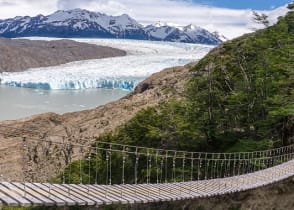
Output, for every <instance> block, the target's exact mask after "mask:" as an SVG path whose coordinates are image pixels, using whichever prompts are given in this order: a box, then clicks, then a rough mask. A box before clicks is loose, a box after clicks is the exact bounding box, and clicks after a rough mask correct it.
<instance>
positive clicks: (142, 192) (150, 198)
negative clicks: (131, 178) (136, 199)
mask: <svg viewBox="0 0 294 210" xmlns="http://www.w3.org/2000/svg"><path fill="white" fill-rule="evenodd" d="M124 186H125V187H126V188H129V189H130V190H132V191H133V193H134V194H135V195H138V194H140V195H141V196H143V197H145V198H146V199H147V200H148V201H150V202H156V201H158V198H157V197H156V196H154V195H152V194H149V195H148V194H146V188H143V187H140V185H128V184H126V185H124Z"/></svg>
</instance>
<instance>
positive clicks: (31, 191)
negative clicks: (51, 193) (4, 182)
mask: <svg viewBox="0 0 294 210" xmlns="http://www.w3.org/2000/svg"><path fill="white" fill-rule="evenodd" d="M12 184H13V185H14V186H15V187H17V188H19V189H21V190H22V191H23V189H24V185H23V184H22V183H17V182H13V183H12ZM26 192H27V193H28V194H30V195H34V196H36V197H38V198H39V199H41V200H42V201H43V202H44V205H45V206H54V205H56V203H55V201H54V200H51V199H49V198H48V197H46V196H45V195H44V194H42V193H41V192H40V191H38V190H34V189H31V188H30V187H28V186H26Z"/></svg>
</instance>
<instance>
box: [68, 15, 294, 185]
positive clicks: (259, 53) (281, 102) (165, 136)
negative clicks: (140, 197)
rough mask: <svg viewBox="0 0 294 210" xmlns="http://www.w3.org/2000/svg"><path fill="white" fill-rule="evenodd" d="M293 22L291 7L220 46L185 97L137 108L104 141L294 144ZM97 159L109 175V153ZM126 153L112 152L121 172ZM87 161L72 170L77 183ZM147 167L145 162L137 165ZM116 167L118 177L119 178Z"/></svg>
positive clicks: (183, 145)
mask: <svg viewBox="0 0 294 210" xmlns="http://www.w3.org/2000/svg"><path fill="white" fill-rule="evenodd" d="M293 20H294V12H291V13H289V14H288V15H287V16H286V17H283V18H280V20H279V22H278V24H276V25H274V26H272V27H269V28H267V29H264V30H261V31H258V32H256V33H252V34H248V35H245V36H243V37H240V38H238V39H235V40H233V41H230V42H227V43H224V44H223V45H221V46H219V47H217V48H215V49H214V50H212V51H211V52H210V53H209V54H208V55H207V56H206V57H205V58H204V59H202V60H201V61H199V62H198V63H197V64H196V65H195V66H194V67H193V68H192V69H191V71H190V73H191V74H190V75H191V79H190V80H189V81H188V83H187V84H186V89H187V90H186V95H185V97H184V98H183V97H182V98H167V99H166V100H165V101H161V103H160V104H159V105H157V106H152V107H148V108H146V109H144V110H142V111H140V112H138V113H137V114H136V116H135V117H133V118H131V119H130V120H129V121H128V122H126V123H125V124H124V125H122V126H121V127H120V128H118V129H116V130H115V131H112V132H110V133H108V134H105V135H102V136H100V137H99V138H98V142H99V141H103V142H109V141H111V142H119V143H124V144H130V145H137V146H145V147H153V148H163V149H175V150H186V151H202V152H203V151H209V152H227V151H230V152H232V151H258V150H266V149H269V148H273V147H279V146H282V145H288V144H292V143H293V142H294V82H293V81H294V63H293V62H291V61H292V60H293V59H294V57H293V55H294V54H293V53H294V46H293V43H294V36H293V35H294V21H293ZM146 87H148V86H146ZM93 158H94V159H96V160H97V161H98V162H99V163H100V165H101V166H100V165H99V164H98V165H99V166H98V168H96V165H93V166H92V168H91V171H99V174H105V165H103V160H104V159H103V158H102V155H101V156H100V155H96V156H94V157H93ZM121 159H122V157H120V155H117V156H115V157H112V163H113V164H114V165H115V167H114V168H115V170H120V169H119V167H116V166H119V164H120V163H121ZM129 161H130V163H129V165H128V166H125V170H124V172H125V175H126V180H125V181H126V182H132V180H131V179H132V176H131V174H132V173H133V166H134V165H135V163H134V162H132V161H133V160H129ZM81 162H83V163H82V165H83V167H82V173H83V174H82V177H83V179H88V178H89V177H88V175H87V174H88V170H89V169H88V167H86V166H87V160H86V161H81ZM81 162H79V161H78V162H74V163H73V164H72V165H71V167H68V168H67V169H66V170H65V173H66V174H69V173H70V174H71V176H72V177H73V179H72V180H73V181H75V182H77V183H78V181H79V179H78V178H79V175H80V169H79V167H78V166H79V164H81ZM141 166H142V165H141ZM170 167H172V166H170ZM70 169H71V170H70ZM144 169H145V166H144V165H143V166H142V168H138V171H141V172H142V171H144ZM115 170H114V171H113V176H112V183H120V181H121V177H120V173H119V171H115ZM154 170H156V169H155V168H154ZM142 174H143V176H145V173H141V175H142ZM138 176H139V175H138ZM91 179H93V180H91V181H92V182H94V177H91ZM140 179H141V180H143V179H144V177H140V176H139V180H140ZM151 179H154V180H155V177H151ZM102 183H103V181H102ZM104 183H105V180H104Z"/></svg>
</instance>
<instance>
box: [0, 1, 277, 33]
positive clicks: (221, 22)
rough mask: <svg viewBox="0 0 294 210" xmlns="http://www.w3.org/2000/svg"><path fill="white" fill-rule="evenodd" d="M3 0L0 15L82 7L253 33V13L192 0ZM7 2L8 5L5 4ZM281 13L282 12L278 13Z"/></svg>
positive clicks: (145, 20) (148, 19) (143, 19)
mask: <svg viewBox="0 0 294 210" xmlns="http://www.w3.org/2000/svg"><path fill="white" fill-rule="evenodd" d="M7 2H8V0H0V5H1V6H0V18H7V17H13V16H16V15H31V16H32V15H36V14H39V13H42V14H49V13H51V12H54V11H55V10H57V9H63V10H66V9H73V8H83V9H88V10H91V11H99V12H103V13H106V14H110V15H120V14H122V13H126V14H129V15H130V16H131V17H133V18H135V19H136V20H138V22H140V23H143V24H149V23H153V22H157V21H161V22H171V23H175V24H179V25H187V24H190V23H193V24H195V25H198V26H200V27H204V28H206V29H208V30H210V31H215V30H216V31H219V32H220V33H222V34H224V35H225V36H226V37H228V38H233V37H236V36H239V35H241V34H244V33H246V32H250V31H251V28H252V12H251V11H250V10H234V9H225V8H216V7H209V6H203V5H197V4H194V3H192V1H191V0H148V1H146V0H50V1H47V0H43V1H41V0H9V4H7ZM5 3H6V4H5ZM277 14H280V11H279V12H277Z"/></svg>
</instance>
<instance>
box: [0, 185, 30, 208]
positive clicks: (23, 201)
mask: <svg viewBox="0 0 294 210" xmlns="http://www.w3.org/2000/svg"><path fill="white" fill-rule="evenodd" d="M0 191H1V192H2V193H3V194H5V195H6V196H9V197H11V198H13V199H14V200H16V201H17V202H18V204H19V205H20V206H30V205H32V203H31V201H29V200H27V199H25V198H24V197H23V196H21V195H18V194H17V193H15V192H13V191H11V190H9V189H7V188H6V187H5V186H4V185H2V183H0Z"/></svg>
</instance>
